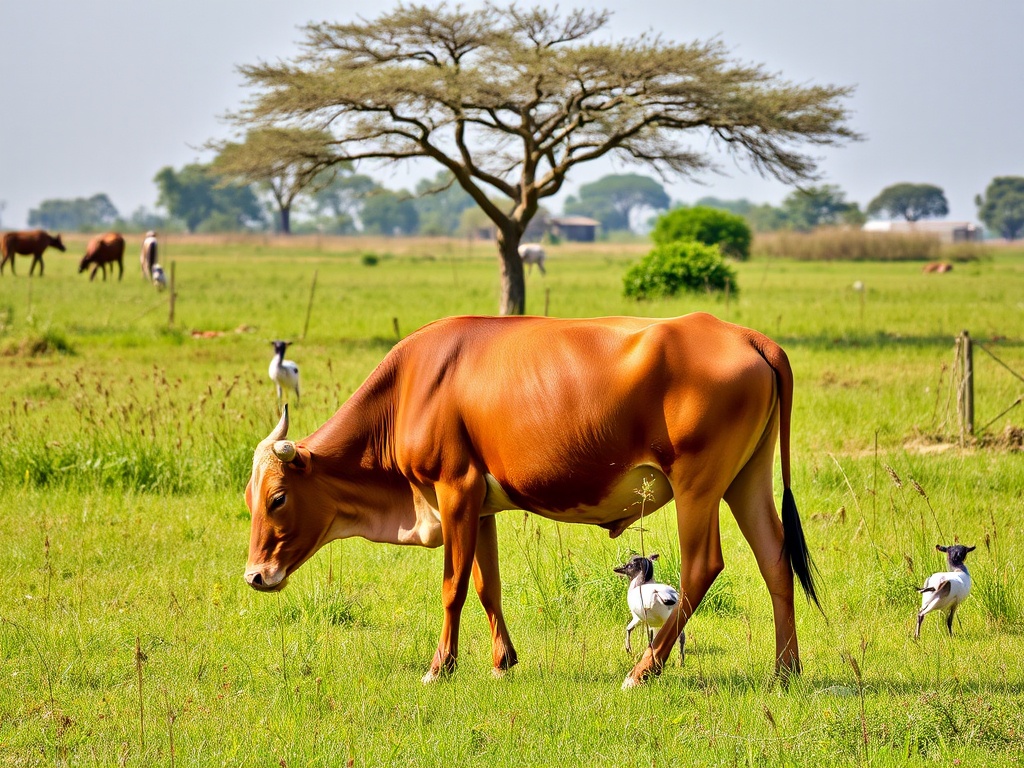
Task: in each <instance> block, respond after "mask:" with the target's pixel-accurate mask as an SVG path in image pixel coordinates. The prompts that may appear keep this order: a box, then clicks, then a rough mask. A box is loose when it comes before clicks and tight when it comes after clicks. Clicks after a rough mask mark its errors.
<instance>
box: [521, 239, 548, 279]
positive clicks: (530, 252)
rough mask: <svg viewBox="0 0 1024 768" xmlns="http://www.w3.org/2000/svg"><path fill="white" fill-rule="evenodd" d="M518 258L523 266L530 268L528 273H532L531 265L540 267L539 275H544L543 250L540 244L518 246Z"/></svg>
mask: <svg viewBox="0 0 1024 768" xmlns="http://www.w3.org/2000/svg"><path fill="white" fill-rule="evenodd" d="M519 258H520V259H522V260H523V264H526V265H527V266H528V267H529V268H530V272H533V265H534V264H536V265H537V266H538V267H540V273H541V274H542V275H546V274H547V272H545V271H544V248H543V247H542V246H541V245H540V243H524V244H523V245H520V246H519Z"/></svg>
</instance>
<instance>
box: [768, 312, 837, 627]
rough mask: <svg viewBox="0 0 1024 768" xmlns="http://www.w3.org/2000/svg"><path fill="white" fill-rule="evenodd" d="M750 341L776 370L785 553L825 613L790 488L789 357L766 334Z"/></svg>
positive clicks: (808, 595) (791, 401) (801, 584)
mask: <svg viewBox="0 0 1024 768" xmlns="http://www.w3.org/2000/svg"><path fill="white" fill-rule="evenodd" d="M750 343H751V345H752V346H753V347H754V349H756V350H757V352H758V353H759V354H760V355H761V357H763V358H764V359H765V362H767V363H768V365H770V366H771V367H772V370H774V371H775V380H776V382H777V383H778V390H779V453H780V456H781V460H782V537H783V550H784V554H785V555H786V556H788V557H789V563H790V565H791V566H792V568H793V573H795V574H796V577H797V579H799V580H800V586H801V587H802V588H803V590H804V594H806V595H807V599H808V601H811V600H813V601H814V604H815V605H816V606H817V607H818V610H819V611H821V612H822V614H824V609H823V608H822V607H821V602H820V601H819V600H818V590H817V589H816V588H815V586H814V573H816V572H817V568H816V567H815V565H814V561H813V560H812V559H811V553H810V552H809V551H808V549H807V540H806V539H805V538H804V528H803V525H801V523H800V513H799V512H797V509H796V499H794V498H793V491H792V490H791V488H790V484H791V475H790V464H789V444H790V440H789V438H790V431H791V430H790V421H791V418H792V413H793V369H792V368H791V367H790V365H789V357H788V356H787V355H786V352H785V350H783V349H782V347H780V346H779V345H778V344H776V343H775V342H774V341H772V340H771V339H769V338H768V337H767V336H765V335H763V334H760V333H757V332H752V333H751V336H750Z"/></svg>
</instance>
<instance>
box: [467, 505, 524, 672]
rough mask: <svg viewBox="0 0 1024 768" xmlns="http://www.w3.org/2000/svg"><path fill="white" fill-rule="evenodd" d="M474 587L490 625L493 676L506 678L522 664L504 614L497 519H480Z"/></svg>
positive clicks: (474, 566) (490, 517)
mask: <svg viewBox="0 0 1024 768" xmlns="http://www.w3.org/2000/svg"><path fill="white" fill-rule="evenodd" d="M473 584H474V586H475V587H476V593H477V595H478V596H479V597H480V604H481V605H483V607H484V612H485V613H486V614H487V621H488V622H489V623H490V625H491V650H492V655H493V658H494V674H495V675H496V676H501V675H503V674H504V673H505V672H506V671H507V670H509V669H512V667H514V666H515V665H516V662H518V661H519V657H518V656H517V655H516V649H515V648H513V647H512V640H511V638H510V637H509V634H508V627H507V626H506V625H505V616H504V614H503V613H502V611H501V574H500V573H499V570H498V526H497V523H496V522H495V519H494V516H493V515H489V516H487V517H483V518H480V530H479V531H478V532H477V539H476V556H475V557H474V558H473Z"/></svg>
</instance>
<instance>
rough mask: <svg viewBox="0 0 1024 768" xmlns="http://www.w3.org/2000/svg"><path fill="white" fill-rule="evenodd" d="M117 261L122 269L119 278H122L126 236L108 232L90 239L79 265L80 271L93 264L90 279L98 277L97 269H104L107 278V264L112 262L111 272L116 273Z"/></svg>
mask: <svg viewBox="0 0 1024 768" xmlns="http://www.w3.org/2000/svg"><path fill="white" fill-rule="evenodd" d="M115 261H116V262H117V266H118V268H119V269H120V270H121V271H120V272H119V273H118V275H117V279H118V280H120V279H121V278H122V277H124V238H123V237H121V235H119V234H118V233H117V232H107V234H105V235H99V236H98V237H94V238H93V239H92V240H90V241H89V247H88V248H87V249H86V251H85V256H83V257H82V262H81V263H80V264H79V265H78V271H79V273H82V272H85V270H86V269H88V267H89V265H90V264H92V272H90V273H89V281H90V282H91V281H92V279H93V278H94V277H96V270H97V269H102V270H103V279H104V280H106V279H107V264H110V265H111V266H110V273H111V274H113V273H114V266H113V263H114V262H115Z"/></svg>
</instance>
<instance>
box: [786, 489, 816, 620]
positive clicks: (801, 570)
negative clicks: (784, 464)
mask: <svg viewBox="0 0 1024 768" xmlns="http://www.w3.org/2000/svg"><path fill="white" fill-rule="evenodd" d="M782 535H783V538H784V540H785V549H786V555H787V556H788V557H789V563H790V565H791V566H792V567H793V573H795V574H796V577H797V578H798V579H799V580H800V586H801V587H803V590H804V594H806V595H807V600H808V601H811V600H813V601H814V604H815V605H816V606H818V610H819V611H821V614H822V616H824V615H825V611H824V609H823V608H822V607H821V602H820V601H819V600H818V592H817V590H816V589H815V588H814V577H813V575H812V572H814V571H817V568H815V566H814V562H813V561H812V560H811V555H810V553H809V552H808V551H807V542H806V541H805V540H804V529H803V526H802V525H801V524H800V514H799V513H798V512H797V511H796V500H795V499H794V498H793V492H792V491H791V490H790V489H789V488H786V489H784V490H783V491H782Z"/></svg>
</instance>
